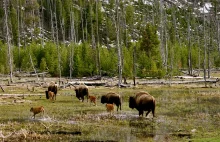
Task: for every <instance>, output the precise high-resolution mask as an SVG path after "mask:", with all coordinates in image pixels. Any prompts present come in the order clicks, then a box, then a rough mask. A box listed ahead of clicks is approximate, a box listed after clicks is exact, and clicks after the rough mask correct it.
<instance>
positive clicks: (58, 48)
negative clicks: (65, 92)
mask: <svg viewBox="0 0 220 142" xmlns="http://www.w3.org/2000/svg"><path fill="white" fill-rule="evenodd" d="M54 18H55V25H56V26H55V28H56V46H57V54H58V68H59V69H58V70H59V83H60V81H61V57H60V46H59V39H58V37H59V34H58V25H57V24H58V23H57V16H56V5H55V12H54Z"/></svg>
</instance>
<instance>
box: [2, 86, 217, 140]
mask: <svg viewBox="0 0 220 142" xmlns="http://www.w3.org/2000/svg"><path fill="white" fill-rule="evenodd" d="M45 90H46V88H42V87H35V91H34V92H30V91H28V90H27V89H26V86H23V85H22V84H20V85H14V86H7V87H5V92H0V141H68V142H69V141H108V142H111V141H112V142H114V141H119V142H142V141H158V142H165V141H167V142H180V141H183V142H185V141H193V142H201V141H202V142H203V141H204V142H206V141H212V142H218V141H220V89H219V87H218V86H217V87H212V88H202V87H199V86H197V85H194V86H193V87H192V86H190V85H187V86H186V85H171V86H167V85H145V86H142V85H138V86H137V87H135V88H117V87H114V88H107V87H89V91H90V94H91V95H95V96H96V97H97V106H94V105H93V104H90V103H88V102H86V101H85V102H81V101H79V100H78V99H77V98H76V97H75V92H74V91H73V88H66V89H62V90H59V91H58V95H57V100H56V101H55V102H54V103H53V102H51V101H50V100H47V99H46V98H45V94H44V91H45ZM110 91H112V92H116V93H119V94H120V95H121V96H122V100H123V103H122V110H121V111H119V112H117V111H116V107H115V111H114V113H113V115H110V114H109V113H108V112H107V111H106V108H105V105H104V104H101V103H100V98H101V96H102V95H104V94H106V93H107V92H110ZM138 91H147V92H149V93H150V94H151V95H152V96H154V97H155V99H156V117H155V118H153V116H152V113H150V114H149V115H148V117H147V118H146V117H139V116H138V111H137V110H135V109H130V108H129V107H128V98H129V96H132V95H134V94H135V93H136V92H138ZM35 106H44V108H45V113H44V115H42V114H37V115H36V118H35V119H33V118H31V116H32V113H31V112H30V108H31V107H35Z"/></svg>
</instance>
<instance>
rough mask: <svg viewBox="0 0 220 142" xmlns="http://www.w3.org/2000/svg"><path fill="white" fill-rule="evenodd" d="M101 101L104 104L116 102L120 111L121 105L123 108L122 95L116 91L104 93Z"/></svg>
mask: <svg viewBox="0 0 220 142" xmlns="http://www.w3.org/2000/svg"><path fill="white" fill-rule="evenodd" d="M101 103H102V104H104V103H107V104H115V105H116V106H117V111H118V108H119V107H120V110H121V97H120V95H118V94H116V93H113V92H110V93H107V94H106V95H103V96H102V97H101Z"/></svg>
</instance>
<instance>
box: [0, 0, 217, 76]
mask: <svg viewBox="0 0 220 142" xmlns="http://www.w3.org/2000/svg"><path fill="white" fill-rule="evenodd" d="M219 14H220V2H219V1H218V0H187V1H184V0H176V1H174V0H2V1H0V74H11V75H14V74H15V73H17V72H35V73H40V72H48V73H49V74H50V75H51V76H52V77H59V76H62V77H69V78H73V77H90V76H96V75H101V76H111V77H112V76H118V75H119V73H121V75H122V77H125V78H133V77H134V76H136V77H140V78H144V77H153V78H163V77H167V76H175V75H180V74H181V73H182V72H181V71H182V70H185V71H187V74H189V75H195V70H197V71H198V70H199V71H200V72H196V75H200V76H203V74H205V76H208V77H210V71H211V69H213V68H215V69H216V68H219V67H220V56H219V54H220V30H219V26H220V22H219ZM120 70H121V72H120ZM204 70H207V74H206V72H205V71H204Z"/></svg>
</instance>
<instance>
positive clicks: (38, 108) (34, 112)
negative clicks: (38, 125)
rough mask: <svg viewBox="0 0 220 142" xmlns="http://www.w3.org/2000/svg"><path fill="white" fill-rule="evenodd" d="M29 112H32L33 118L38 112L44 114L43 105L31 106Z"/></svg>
mask: <svg viewBox="0 0 220 142" xmlns="http://www.w3.org/2000/svg"><path fill="white" fill-rule="evenodd" d="M30 112H33V116H32V117H34V119H35V115H36V114H38V113H41V112H42V113H43V114H44V107H43V106H40V107H32V108H31V109H30Z"/></svg>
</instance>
